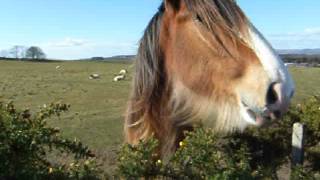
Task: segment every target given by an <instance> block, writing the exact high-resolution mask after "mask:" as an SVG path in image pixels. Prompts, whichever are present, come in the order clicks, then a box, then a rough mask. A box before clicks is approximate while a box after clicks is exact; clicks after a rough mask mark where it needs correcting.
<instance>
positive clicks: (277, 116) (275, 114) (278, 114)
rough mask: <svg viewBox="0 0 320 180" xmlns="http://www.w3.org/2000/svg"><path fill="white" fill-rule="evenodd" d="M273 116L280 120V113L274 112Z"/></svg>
mask: <svg viewBox="0 0 320 180" xmlns="http://www.w3.org/2000/svg"><path fill="white" fill-rule="evenodd" d="M273 114H274V116H275V117H276V118H277V119H279V118H281V115H282V113H281V112H280V111H274V112H273Z"/></svg>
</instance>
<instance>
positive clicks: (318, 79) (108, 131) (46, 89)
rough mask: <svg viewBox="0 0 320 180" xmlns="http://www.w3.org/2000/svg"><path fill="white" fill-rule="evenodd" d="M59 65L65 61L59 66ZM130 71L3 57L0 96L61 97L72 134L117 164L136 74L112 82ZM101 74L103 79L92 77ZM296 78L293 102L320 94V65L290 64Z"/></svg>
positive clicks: (31, 103)
mask: <svg viewBox="0 0 320 180" xmlns="http://www.w3.org/2000/svg"><path fill="white" fill-rule="evenodd" d="M56 66H61V68H60V69H58V70H57V69H56ZM124 68H125V69H128V70H129V73H131V71H132V65H131V64H130V63H128V62H88V61H85V62H79V61H78V62H60V63H59V62H54V63H35V62H17V61H15V62H9V61H0V101H4V102H7V101H14V102H15V104H16V105H17V106H18V107H19V108H30V109H31V110H35V109H37V107H38V106H41V105H43V104H45V103H50V102H57V101H61V102H63V103H69V104H71V105H72V107H71V111H70V112H68V113H67V114H66V115H64V116H63V117H62V118H61V119H60V120H57V121H53V122H50V123H51V124H52V126H55V127H60V128H61V129H62V130H63V132H64V135H65V136H66V137H68V138H74V137H76V138H77V139H80V140H81V141H83V142H84V143H85V144H88V145H89V146H90V148H92V149H95V150H96V153H97V154H98V155H99V156H102V157H103V161H104V162H105V163H106V164H105V166H106V167H110V166H113V164H114V162H115V157H116V156H115V153H116V150H117V149H118V146H119V145H120V144H121V142H122V124H123V119H124V117H123V114H124V111H125V108H126V107H125V106H126V101H127V98H128V94H129V90H130V84H131V79H132V77H129V78H128V79H127V80H126V81H122V82H118V83H114V82H112V79H113V76H114V74H116V73H118V72H119V71H120V70H121V69H124ZM92 73H99V74H100V75H101V79H97V80H89V75H90V74H92ZM291 73H292V75H293V77H294V79H295V82H296V87H297V88H296V89H297V92H296V96H295V99H294V102H295V103H297V102H300V101H302V100H303V99H304V98H307V97H309V96H312V95H314V94H319V93H320V68H318V69H316V68H292V69H291Z"/></svg>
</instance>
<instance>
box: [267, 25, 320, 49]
mask: <svg viewBox="0 0 320 180" xmlns="http://www.w3.org/2000/svg"><path fill="white" fill-rule="evenodd" d="M267 38H268V39H269V40H270V41H271V43H272V44H273V45H274V46H275V48H277V49H304V48H320V27H314V28H306V29H304V30H303V31H301V32H289V33H282V34H271V35H267Z"/></svg>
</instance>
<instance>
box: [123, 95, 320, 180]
mask: <svg viewBox="0 0 320 180" xmlns="http://www.w3.org/2000/svg"><path fill="white" fill-rule="evenodd" d="M296 122H301V123H303V124H305V126H306V128H307V132H306V137H307V139H306V144H305V148H306V152H307V153H306V155H307V161H308V163H306V164H307V165H308V166H301V167H300V166H298V167H293V169H292V174H291V179H301V178H302V179H314V178H315V175H316V172H320V169H319V162H320V159H319V157H320V148H319V144H318V143H319V142H320V135H319V134H320V98H319V97H313V98H311V99H310V100H308V101H306V102H304V103H303V104H299V105H297V106H292V107H291V108H290V111H289V112H288V113H287V115H286V116H285V117H284V118H283V119H282V120H279V121H277V122H275V123H272V124H271V125H269V127H267V128H259V129H257V128H249V129H248V130H247V131H245V132H244V133H235V134H232V135H229V136H221V135H214V134H213V133H212V132H210V131H207V130H203V129H202V128H200V129H196V130H195V131H194V132H189V133H187V134H186V139H185V140H184V141H183V142H181V143H180V148H179V149H178V150H177V152H176V153H175V154H174V155H173V156H172V158H171V159H170V160H169V161H168V162H165V163H164V162H162V161H161V160H159V157H158V155H157V154H155V153H154V152H157V146H158V142H157V141H156V140H155V139H150V140H148V141H146V142H140V144H138V145H137V146H131V145H124V146H123V148H122V150H121V151H120V153H119V166H118V173H119V176H122V177H126V178H129V177H130V178H140V177H144V178H147V179H148V178H152V177H161V178H163V177H165V178H173V179H257V178H277V171H278V170H279V168H280V167H281V166H283V165H285V164H287V165H288V164H290V158H291V150H292V149H291V138H292V126H293V124H294V123H296ZM289 166H290V165H289Z"/></svg>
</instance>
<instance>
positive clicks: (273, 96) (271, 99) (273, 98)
mask: <svg viewBox="0 0 320 180" xmlns="http://www.w3.org/2000/svg"><path fill="white" fill-rule="evenodd" d="M275 85H276V83H272V84H271V85H270V87H269V89H268V92H267V100H266V101H267V104H269V105H270V104H275V103H276V102H277V101H278V99H279V97H278V94H277V91H276V89H275Z"/></svg>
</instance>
